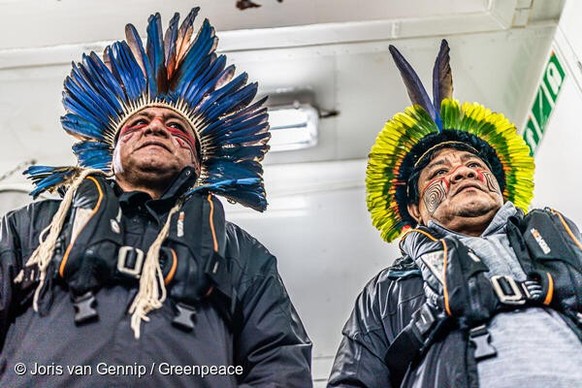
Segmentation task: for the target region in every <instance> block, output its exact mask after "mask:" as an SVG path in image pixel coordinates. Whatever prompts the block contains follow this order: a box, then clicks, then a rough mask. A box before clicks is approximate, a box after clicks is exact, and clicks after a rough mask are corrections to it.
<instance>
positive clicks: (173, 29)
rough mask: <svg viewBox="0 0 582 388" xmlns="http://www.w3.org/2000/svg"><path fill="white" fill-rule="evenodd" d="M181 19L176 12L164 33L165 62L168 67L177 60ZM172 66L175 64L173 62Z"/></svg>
mask: <svg viewBox="0 0 582 388" xmlns="http://www.w3.org/2000/svg"><path fill="white" fill-rule="evenodd" d="M179 21H180V14H179V13H177V12H176V13H175V14H174V16H173V17H172V19H170V23H169V25H168V29H167V30H166V33H165V35H164V53H165V56H166V57H165V62H166V68H169V67H170V65H171V64H170V63H171V62H174V61H175V59H176V58H175V55H176V39H177V38H178V22H179ZM171 66H174V64H172V65H171Z"/></svg>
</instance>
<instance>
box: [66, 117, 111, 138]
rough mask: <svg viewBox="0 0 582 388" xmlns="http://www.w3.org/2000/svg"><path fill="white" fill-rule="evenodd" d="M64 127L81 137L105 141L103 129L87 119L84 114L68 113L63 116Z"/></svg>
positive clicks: (73, 134)
mask: <svg viewBox="0 0 582 388" xmlns="http://www.w3.org/2000/svg"><path fill="white" fill-rule="evenodd" d="M61 125H62V126H63V129H64V130H65V131H67V133H69V134H70V135H72V136H74V137H76V138H81V139H93V140H97V141H103V140H104V139H103V131H102V129H101V127H97V126H96V125H95V123H94V122H93V121H88V120H85V119H84V118H83V117H82V116H79V115H78V114H73V113H67V114H66V115H64V116H62V117H61Z"/></svg>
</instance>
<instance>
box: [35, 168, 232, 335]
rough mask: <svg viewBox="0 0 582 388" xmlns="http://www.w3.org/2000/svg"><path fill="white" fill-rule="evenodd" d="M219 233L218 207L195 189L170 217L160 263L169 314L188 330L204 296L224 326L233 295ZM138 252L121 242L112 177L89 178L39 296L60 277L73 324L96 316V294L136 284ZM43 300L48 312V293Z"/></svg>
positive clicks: (77, 195)
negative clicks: (69, 301)
mask: <svg viewBox="0 0 582 388" xmlns="http://www.w3.org/2000/svg"><path fill="white" fill-rule="evenodd" d="M224 236H225V220H224V212H223V209H222V205H221V204H220V202H219V201H218V200H217V199H216V198H215V197H214V196H212V195H201V194H194V195H192V196H191V197H190V198H188V199H186V200H185V201H184V204H183V205H182V207H181V208H180V210H179V211H178V212H176V214H174V215H172V218H171V220H170V231H169V235H168V237H167V238H166V239H165V241H164V243H163V245H162V247H161V249H160V257H159V262H160V268H161V270H162V272H163V277H164V283H165V285H166V289H167V291H168V295H169V298H170V300H171V303H172V306H173V308H174V312H175V315H174V318H173V321H172V324H173V325H174V326H176V327H178V328H180V329H183V330H186V331H190V330H192V329H193V328H194V323H195V314H196V307H197V305H198V304H199V303H200V302H201V301H202V300H203V299H205V298H212V299H213V300H215V301H217V302H216V303H215V305H217V309H218V310H219V312H220V313H221V314H222V315H223V317H224V319H225V320H226V322H227V324H229V325H230V322H231V321H232V319H231V316H232V314H233V313H234V308H235V307H234V306H235V302H236V300H235V299H236V296H235V294H234V292H233V286H232V281H231V274H230V272H229V269H228V265H227V262H226V260H225V258H224V249H225V245H226V244H225V242H224V240H225V237H224ZM65 247H66V248H65ZM144 255H145V254H144V251H143V250H142V249H140V248H138V247H134V246H131V245H127V244H126V241H125V236H124V226H123V218H122V210H121V207H120V203H119V200H118V196H117V195H116V194H115V192H114V189H113V187H112V185H111V182H108V181H107V180H106V179H105V178H104V177H101V176H89V177H87V178H86V179H85V180H84V181H83V183H82V184H81V185H80V186H79V188H78V189H77V192H76V193H75V196H74V199H73V205H72V210H71V212H70V218H69V220H68V223H67V224H66V226H65V228H64V229H63V231H62V233H61V237H60V238H59V243H58V244H57V249H55V255H54V257H53V260H52V263H51V267H52V271H51V274H52V276H50V278H51V279H50V281H48V282H47V284H46V285H45V286H44V288H45V290H44V292H43V294H45V293H50V290H49V289H48V288H50V287H51V283H52V281H57V282H63V283H64V284H65V285H66V286H67V287H68V289H69V291H70V294H71V298H72V300H73V304H74V308H75V316H74V320H75V323H76V324H78V325H81V324H87V323H89V322H92V321H95V320H98V317H99V313H98V306H97V298H96V294H97V293H98V291H99V290H100V289H101V288H103V287H110V286H113V285H119V284H121V285H125V286H127V287H136V286H137V284H138V282H139V278H140V275H141V272H142V267H143V265H144ZM43 299H46V300H45V301H44V303H43V305H44V306H45V307H44V309H45V310H46V309H47V308H50V298H43Z"/></svg>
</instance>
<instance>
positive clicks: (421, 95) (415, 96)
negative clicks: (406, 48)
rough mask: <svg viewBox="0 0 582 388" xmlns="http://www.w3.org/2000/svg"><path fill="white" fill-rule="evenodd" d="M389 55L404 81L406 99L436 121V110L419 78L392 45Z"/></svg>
mask: <svg viewBox="0 0 582 388" xmlns="http://www.w3.org/2000/svg"><path fill="white" fill-rule="evenodd" d="M389 50H390V53H391V54H392V58H394V63H395V64H396V67H398V70H400V75H401V76H402V80H403V81H404V85H406V90H407V92H408V97H410V101H412V103H413V104H418V105H420V106H421V107H423V108H424V110H425V111H426V112H427V113H428V114H429V115H430V117H431V118H432V119H433V120H435V119H436V115H437V112H436V109H435V107H434V105H433V104H432V102H431V100H430V98H429V96H428V93H427V92H426V89H425V88H424V86H423V85H422V82H421V81H420V78H418V75H417V74H416V72H415V71H414V69H413V68H412V66H410V64H409V63H408V62H407V61H406V59H404V57H403V56H402V54H401V53H400V51H398V50H397V49H396V47H394V46H393V45H390V46H389Z"/></svg>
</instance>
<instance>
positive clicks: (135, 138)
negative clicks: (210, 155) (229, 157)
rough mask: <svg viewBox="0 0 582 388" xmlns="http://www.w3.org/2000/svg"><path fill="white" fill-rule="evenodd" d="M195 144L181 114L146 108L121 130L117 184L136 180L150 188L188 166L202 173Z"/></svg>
mask: <svg viewBox="0 0 582 388" xmlns="http://www.w3.org/2000/svg"><path fill="white" fill-rule="evenodd" d="M195 144H196V138H195V136H194V131H193V129H192V128H191V127H190V125H189V123H188V122H187V121H186V120H185V119H184V118H183V117H182V116H181V115H179V114H178V113H176V112H174V111H173V110H171V109H169V108H163V107H148V108H144V109H142V110H140V111H138V112H137V113H135V114H134V115H133V116H131V117H130V118H129V119H128V120H127V122H126V124H125V125H124V126H123V128H121V130H120V131H119V138H118V141H117V144H116V146H115V150H114V153H113V170H114V172H115V176H116V178H117V180H118V182H119V181H122V182H129V183H133V182H134V181H136V180H137V181H138V182H140V183H141V184H144V183H145V184H146V186H147V184H153V185H156V184H157V183H162V182H166V181H167V180H168V179H173V177H175V176H176V175H177V174H178V173H179V172H180V171H182V169H183V168H184V167H186V166H194V167H195V168H196V170H197V171H198V172H199V161H198V156H197V154H196V146H195ZM148 182H149V183H148Z"/></svg>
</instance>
